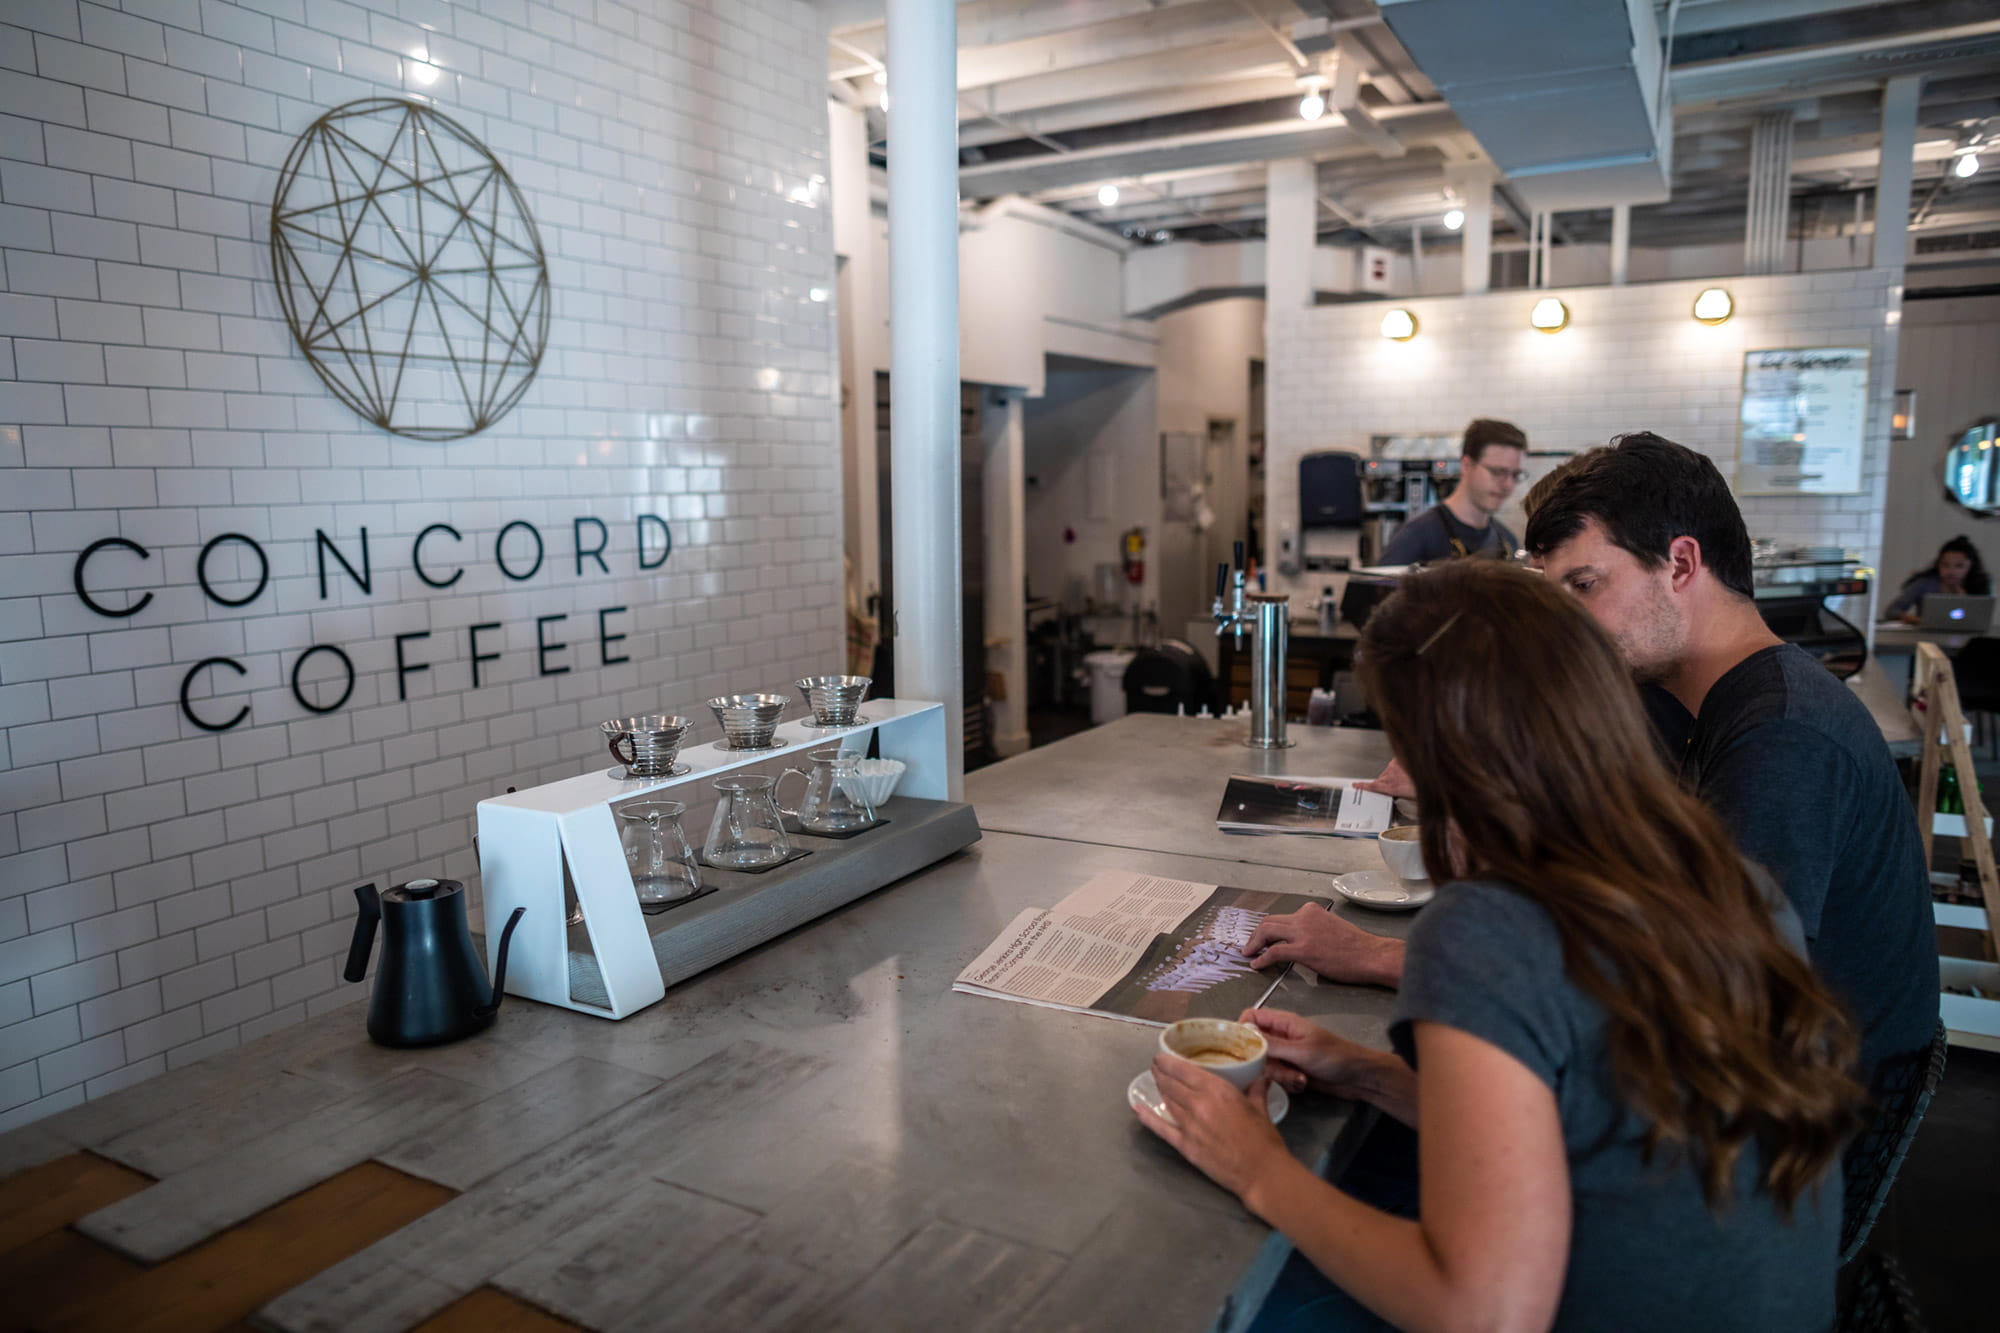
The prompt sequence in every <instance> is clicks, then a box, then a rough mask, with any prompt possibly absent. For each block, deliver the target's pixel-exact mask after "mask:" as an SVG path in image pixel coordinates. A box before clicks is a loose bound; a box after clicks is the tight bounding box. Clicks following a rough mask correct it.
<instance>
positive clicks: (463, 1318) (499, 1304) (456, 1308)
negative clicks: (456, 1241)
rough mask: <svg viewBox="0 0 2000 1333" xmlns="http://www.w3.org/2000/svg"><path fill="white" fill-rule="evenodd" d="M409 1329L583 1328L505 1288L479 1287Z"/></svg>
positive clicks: (553, 1332)
mask: <svg viewBox="0 0 2000 1333" xmlns="http://www.w3.org/2000/svg"><path fill="white" fill-rule="evenodd" d="M411 1333H582V1330H581V1329H580V1328H579V1327H578V1326H577V1325H575V1324H572V1323H569V1322H568V1321H566V1320H562V1319H558V1318H556V1317H555V1316H554V1315H552V1314H548V1313H546V1312H544V1311H541V1310H537V1309H536V1308H535V1307H534V1306H532V1305H529V1304H528V1303H527V1302H526V1301H521V1300H516V1299H515V1298H514V1297H512V1296H509V1295H508V1294H507V1293H506V1292H504V1291H495V1290H494V1289H493V1288H491V1287H481V1288H480V1289H479V1290H477V1291H475V1292H473V1293H471V1294H470V1295H468V1296H466V1297H464V1298H463V1299H461V1300H457V1301H453V1302H452V1303H451V1304H450V1305H449V1306H447V1307H446V1308H445V1309H442V1310H440V1311H438V1312H437V1313H436V1314H435V1315H432V1316H431V1317H430V1318H429V1319H426V1320H425V1321H424V1322H423V1323H421V1324H418V1325H417V1326H416V1328H414V1329H413V1330H411Z"/></svg>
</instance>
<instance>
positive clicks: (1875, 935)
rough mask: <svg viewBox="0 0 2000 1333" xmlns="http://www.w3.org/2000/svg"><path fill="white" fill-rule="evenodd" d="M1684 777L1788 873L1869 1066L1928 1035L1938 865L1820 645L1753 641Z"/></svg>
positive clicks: (1699, 735) (1777, 872)
mask: <svg viewBox="0 0 2000 1333" xmlns="http://www.w3.org/2000/svg"><path fill="white" fill-rule="evenodd" d="M1680 777H1681V784H1682V785H1683V786H1684V787H1687V788H1688V789H1690V790H1692V791H1693V792H1694V793H1695V794H1696V795H1698V796H1699V797H1701V799H1702V801H1703V802H1705V803H1706V804H1707V805H1708V807H1709V808H1710V809H1711V810H1713V811H1715V813H1716V814H1718V815H1720V816H1721V817H1722V822H1723V823H1724V824H1725V825H1727V826H1728V828H1729V831H1730V833H1731V834H1733V835H1734V836H1735V838H1736V845H1737V846H1738V847H1741V848H1742V849H1743V853H1744V855H1745V856H1747V857H1749V858H1750V859H1751V860H1752V861H1755V862H1757V863H1758V864H1759V865H1761V866H1763V867H1764V868H1765V869H1766V870H1769V871H1770V872H1771V873H1772V874H1773V875H1774V876H1776V877H1777V880H1778V883H1779V885H1780V886H1782V887H1783V888H1784V890H1785V896H1786V897H1787V898H1789V899H1791V902H1792V906H1793V907H1794V908H1796V909H1797V910H1798V914H1799V920H1800V921H1801V922H1802V923H1803V924H1804V926H1805V933H1806V939H1807V941H1808V946H1807V951H1808V952H1809V953H1810V954H1811V955H1812V961H1813V966H1814V967H1815V968H1817V969H1818V970H1819V974H1820V976H1821V977H1823V978H1824V979H1825V980H1826V983H1827V985H1828V986H1830V987H1831V988H1832V989H1833V992H1834V994H1836V995H1838V996H1839V997H1840V998H1841V999H1842V1000H1843V1001H1845V1002H1846V1004H1847V1006H1848V1009H1849V1010H1850V1011H1851V1012H1852V1013H1853V1015H1854V1019H1855V1021H1856V1023H1857V1024H1858V1025H1859V1026H1860V1028H1861V1066H1862V1071H1863V1073H1864V1074H1866V1073H1868V1072H1871V1071H1873V1070H1874V1068H1875V1067H1876V1066H1877V1065H1879V1064H1880V1063H1881V1062H1882V1061H1884V1060H1886V1059H1888V1058H1889V1057H1890V1056H1892V1055H1897V1054H1901V1053H1903V1052H1906V1051H1912V1050H1916V1049H1918V1048H1920V1047H1923V1046H1926V1045H1928V1044H1929V1042H1930V1039H1931V1033H1932V1031H1933V1029H1934V1028H1935V1027H1936V1025H1937V1015H1938V964H1937V936H1936V933H1935V931H1934V929H1933V921H1932V915H1931V892H1930V877H1929V874H1928V873H1927V872H1926V870H1925V867H1924V857H1923V845H1922V841H1921V835H1920V833H1919V830H1918V827H1917V820H1916V816H1915V815H1914V814H1913V813H1912V811H1911V809H1910V798H1909V796H1908V795H1907V794H1906V793H1905V792H1904V790H1903V780H1902V778H1901V777H1899V776H1898V775H1897V773H1896V763H1895V761H1894V760H1893V759H1891V758H1890V757H1889V747H1888V746H1887V745H1885V744H1884V743H1883V741H1882V731H1881V728H1879V727H1878V726H1876V725H1875V720H1874V719H1873V718H1871V717H1870V716H1869V715H1868V709H1867V708H1866V707H1864V706H1863V704H1862V703H1861V701H1860V700H1859V699H1857V698H1855V697H1854V692H1853V691H1852V690H1850V689H1848V688H1847V686H1845V685H1843V684H1841V683H1840V682H1839V681H1837V680H1835V679H1834V678H1833V676H1832V675H1831V674H1829V673H1828V671H1827V670H1826V668H1825V667H1823V666H1821V665H1820V664H1819V663H1818V662H1817V661H1815V660H1814V659H1813V657H1812V655H1811V654H1810V653H1807V652H1806V651H1805V650H1804V649H1803V648H1800V647H1797V646H1796V645H1793V644H1781V645H1778V646H1776V647H1771V648H1765V649H1763V650H1761V651H1759V652H1755V653H1752V654H1751V655H1750V656H1749V657H1746V658H1744V659H1743V660H1742V661H1741V662H1738V663H1737V664H1736V665H1735V666H1733V667H1731V668H1730V669H1729V671H1728V672H1726V673H1725V674H1724V675H1723V677H1722V678H1721V679H1720V680H1718V681H1716V682H1715V684H1714V685H1713V686H1712V687H1710V689H1709V691H1708V696H1707V697H1706V698H1704V699H1703V700H1702V703H1701V716H1699V717H1697V718H1695V719H1694V723H1693V728H1692V730H1691V731H1690V732H1689V734H1688V737H1687V742H1686V747H1685V749H1684V751H1683V753H1682V755H1681V756H1680Z"/></svg>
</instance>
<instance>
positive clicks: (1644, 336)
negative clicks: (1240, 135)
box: [1266, 269, 1903, 614]
mask: <svg viewBox="0 0 2000 1333" xmlns="http://www.w3.org/2000/svg"><path fill="white" fill-rule="evenodd" d="M1718 283H1719V285H1721V286H1723V287H1726V288H1728V290H1729V291H1730V293H1731V295H1732V296H1733V297H1734V298H1735V302H1736V312H1735V315H1734V316H1733V317H1732V318H1731V319H1730V320H1729V321H1728V322H1727V323H1724V324H1719V325H1714V326H1710V325H1705V324H1699V323H1696V322H1695V320H1694V319H1693V317H1692V314H1691V312H1692V309H1693V306H1694V299H1695V297H1696V295H1697V294H1699V293H1700V291H1701V290H1702V289H1703V288H1704V287H1710V286H1715V285H1718ZM1544 295H1552V296H1557V297H1560V298H1561V299H1562V300H1563V302H1564V303H1565V304H1567V305H1568V306H1569V310H1570V323H1569V327H1568V328H1565V329H1563V330H1561V331H1560V332H1558V333H1542V332H1540V331H1539V330H1536V329H1533V328H1530V327H1529V325H1528V311H1529V308H1530V307H1531V306H1532V305H1533V304H1534V303H1535V301H1536V300H1537V299H1539V298H1540V297H1541V296H1544ZM1902 295H1903V293H1902V273H1901V271H1900V270H1895V271H1884V270H1876V269H1855V270H1848V271H1842V272H1832V273H1812V274H1786V275H1774V276H1760V277H1739V278H1726V279H1720V280H1715V279H1711V280H1705V281H1676V282H1656V283H1645V284H1641V285H1638V286H1630V287H1581V288H1565V289H1559V290H1552V291H1549V292H1540V291H1506V292H1492V293H1487V294H1484V295H1480V296H1470V297H1440V298H1427V299H1423V300H1410V301H1405V302H1399V303H1398V304H1401V305H1405V306H1407V307H1408V308H1409V310H1410V311H1411V312H1412V313H1414V314H1415V315H1416V317H1417V322H1418V327H1419V329H1420V332H1419V333H1418V335H1417V336H1416V337H1415V338H1414V339H1412V340H1410V341H1409V342H1406V343H1398V342H1392V341H1390V340H1388V339H1386V338H1384V337H1382V336H1381V331H1380V326H1381V322H1382V313H1383V311H1384V310H1385V309H1386V308H1387V307H1386V306H1384V305H1383V304H1381V303H1376V302H1367V303H1361V304H1354V305H1337V306H1322V307H1319V308H1316V309H1310V310H1279V309H1275V308H1273V309H1272V310H1271V311H1270V312H1269V315H1268V324H1267V337H1268V345H1269V348H1270V361H1269V365H1270V370H1269V407H1268V409H1267V413H1268V420H1269V427H1268V429H1269V436H1270V445H1269V451H1268V461H1267V467H1266V476H1267V477H1268V481H1267V486H1268V499H1267V503H1268V505H1269V510H1268V512H1269V513H1270V514H1271V515H1272V518H1271V520H1270V523H1271V524H1272V525H1277V524H1284V523H1287V522H1290V523H1292V524H1294V525H1295V524H1296V523H1297V516H1298V460H1299V456H1300V455H1301V454H1306V453H1311V452H1313V451H1314V450H1319V449H1347V450H1353V451H1355V452H1358V453H1361V454H1364V455H1365V454H1366V453H1367V452H1368V437H1369V436H1371V435H1376V434H1447V435H1456V434H1458V433H1459V432H1460V431H1462V430H1463V429H1464V428H1465V423H1466V422H1468V421H1470V420H1471V419H1472V418H1474V417H1499V418H1501V419H1503V420H1506V421H1512V422H1514V423H1515V424H1516V425H1518V426H1520V427H1521V428H1522V429H1523V430H1525V431H1526V432H1527V433H1528V439H1529V441H1530V443H1531V447H1533V448H1535V449H1547V450H1562V451H1575V450H1580V449H1586V448H1589V447H1591V446H1593V445H1598V444H1603V443H1604V442H1605V441H1606V440H1608V439H1610V437H1611V436H1613V435H1616V434H1619V433H1620V432H1623V431H1632V430H1651V431H1656V432H1658V433H1659V434H1661V435H1664V436H1666V437H1667V438H1668V439H1671V440H1677V441H1679V442H1680V443H1682V444H1685V445H1687V446H1688V447H1690V448H1693V449H1699V450H1700V451H1701V452H1703V453H1705V454H1707V455H1709V456H1710V457H1711V458H1713V459H1715V461H1716V464H1717V466H1719V467H1720V468H1721V469H1722V474H1723V475H1724V476H1725V477H1733V476H1734V474H1735V467H1736V455H1737V410H1738V406H1739V403H1740V401H1741V389H1742V383H1743V353H1744V352H1746V351H1749V350H1752V349H1756V348H1772V347H1865V348H1868V349H1869V354H1870V355H1869V379H1868V387H1869V401H1868V426H1867V433H1866V446H1865V448H1866V452H1865V455H1864V459H1863V465H1862V485H1863V488H1864V489H1863V493H1862V494H1860V495H1852V496H1814V497H1794V496H1747V497H1743V499H1742V501H1741V503H1742V506H1743V516H1744V519H1745V521H1746V522H1747V524H1748V525H1749V528H1750V533H1751V535H1752V536H1754V537H1768V538H1772V539H1774V540H1777V541H1780V542H1784V543H1799V544H1808V545H1830V546H1843V547H1847V548H1849V549H1852V550H1855V551H1858V552H1860V553H1861V556H1862V558H1863V559H1864V560H1865V561H1867V562H1869V563H1870V564H1873V563H1874V562H1875V561H1876V560H1877V559H1878V557H1879V552H1880V549H1881V544H1882V513H1883V503H1884V500H1883V497H1884V495H1885V493H1886V490H1887V484H1888V483H1887V460H1888V442H1889V416H1890V412H1891V408H1892V403H1893V399H1894V396H1895V387H1896V345H1897V320H1898V318H1899V314H1900V311H1901V309H1902ZM1865 610H1866V608H1865V607H1864V608H1859V609H1858V610H1857V611H1856V613H1857V614H1861V613H1865Z"/></svg>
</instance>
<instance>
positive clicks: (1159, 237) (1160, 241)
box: [1153, 231, 1174, 245]
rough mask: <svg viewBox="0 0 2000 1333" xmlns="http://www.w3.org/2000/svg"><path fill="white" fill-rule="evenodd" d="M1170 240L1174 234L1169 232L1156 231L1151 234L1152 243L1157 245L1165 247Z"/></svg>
mask: <svg viewBox="0 0 2000 1333" xmlns="http://www.w3.org/2000/svg"><path fill="white" fill-rule="evenodd" d="M1172 239H1174V234H1173V233H1172V232H1170V231H1156V232H1154V233H1153V241H1154V243H1155V244H1157V245H1165V244H1166V243H1167V242H1168V241H1171V240H1172Z"/></svg>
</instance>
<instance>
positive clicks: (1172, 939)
mask: <svg viewBox="0 0 2000 1333" xmlns="http://www.w3.org/2000/svg"><path fill="white" fill-rule="evenodd" d="M1318 901H1319V900H1318V899H1316V898H1312V897H1309V896H1307V895H1305V894H1302V893H1271V892H1266V891H1263V890H1259V889H1232V888H1225V887H1221V886H1218V885H1214V884H1196V883H1193V882H1191V881H1188V880H1181V879H1165V878H1162V877H1160V876H1158V875H1142V874H1137V873H1135V872H1133V871H1129V870H1107V871H1105V872H1104V873H1103V874H1101V875H1098V876H1097V877H1096V878H1094V879H1092V880H1091V881H1090V882H1089V883H1088V884H1085V885H1084V886H1083V887H1082V888H1080V889H1078V890H1077V891H1076V892H1075V893H1072V894H1070V895H1069V897H1067V898H1065V899H1063V900H1062V901H1061V902H1059V903H1057V904H1056V905H1055V906H1054V907H1031V908H1028V909H1027V910H1026V911H1024V912H1022V913H1021V914H1020V915H1019V916H1017V917H1015V918H1014V919H1013V921H1012V922H1010V923H1009V924H1008V926H1007V929H1005V930H1004V931H1002V932H1000V937H999V938H998V939H996V940H994V941H993V943H992V944H990V945H988V946H987V948H986V951H985V952H984V953H982V954H980V955H979V957H977V958H975V959H973V960H972V964H971V966H969V967H967V968H966V969H965V970H964V971H963V972H961V973H959V974H958V980H956V981H955V982H953V983H952V989H953V990H956V991H964V992H966V993H967V994H971V995H992V996H996V997H998V998H1000V999H1003V1000H1018V1001H1021V1002H1023V1003H1026V1004H1039V1005H1044V1006H1047V1007H1048V1008H1051V1009H1068V1010H1070V1011H1072V1012H1075V1013H1092V1014H1103V1015H1105V1016H1106V1017H1109V1018H1121V1019H1124V1020H1125V1021H1126V1022H1128V1023H1148V1024H1152V1025H1154V1026H1157V1027H1165V1026H1166V1025H1167V1024H1169V1023H1172V1022H1174V1021H1175V1020H1177V1019H1182V1018H1234V1017H1236V1016H1237V1015H1238V1014H1240V1013H1242V1012H1243V1011H1244V1010H1245V1009H1248V1008H1251V1007H1253V1006H1255V1005H1260V1004H1262V1003H1263V1002H1264V1000H1265V999H1266V997H1268V996H1269V995H1270V993H1271V992H1272V991H1273V990H1275V989H1277V985H1278V980H1279V978H1280V977H1282V976H1283V975H1284V969H1283V968H1274V969H1272V970H1271V971H1268V972H1259V971H1257V970H1256V969H1255V968H1253V967H1251V966H1250V961H1249V960H1248V959H1247V958H1245V957H1244V956H1243V946H1244V945H1245V944H1248V943H1249V942H1250V936H1251V935H1253V934H1255V933H1256V930H1257V923H1258V922H1260V921H1262V920H1263V919H1264V918H1265V916H1267V915H1268V914H1270V913H1273V912H1296V911H1297V910H1298V909H1299V908H1301V907H1304V906H1305V905H1306V904H1307V903H1313V902H1318Z"/></svg>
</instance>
